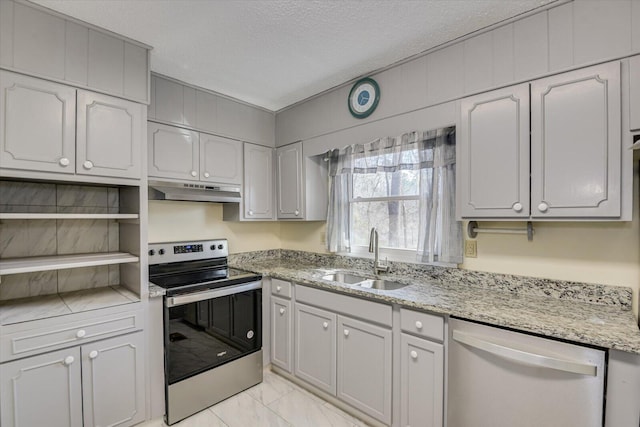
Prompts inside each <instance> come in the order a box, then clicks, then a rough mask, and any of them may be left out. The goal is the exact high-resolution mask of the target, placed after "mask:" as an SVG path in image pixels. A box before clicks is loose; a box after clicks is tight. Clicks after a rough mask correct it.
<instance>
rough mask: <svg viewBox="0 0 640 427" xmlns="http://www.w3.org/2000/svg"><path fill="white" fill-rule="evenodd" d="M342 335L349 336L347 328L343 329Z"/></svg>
mask: <svg viewBox="0 0 640 427" xmlns="http://www.w3.org/2000/svg"><path fill="white" fill-rule="evenodd" d="M344 336H345V337H348V336H349V330H348V329H345V330H344Z"/></svg>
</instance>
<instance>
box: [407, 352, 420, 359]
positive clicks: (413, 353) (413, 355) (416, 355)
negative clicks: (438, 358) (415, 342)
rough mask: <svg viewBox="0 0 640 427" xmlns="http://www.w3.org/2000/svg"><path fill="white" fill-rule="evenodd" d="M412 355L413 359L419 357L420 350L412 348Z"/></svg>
mask: <svg viewBox="0 0 640 427" xmlns="http://www.w3.org/2000/svg"><path fill="white" fill-rule="evenodd" d="M409 354H410V355H411V358H412V359H417V358H418V352H417V351H415V350H411V353H409Z"/></svg>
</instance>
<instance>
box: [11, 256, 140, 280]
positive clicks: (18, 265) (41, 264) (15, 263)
mask: <svg viewBox="0 0 640 427" xmlns="http://www.w3.org/2000/svg"><path fill="white" fill-rule="evenodd" d="M138 261H139V258H138V257H137V256H135V255H131V254H129V253H126V252H104V253H90V254H74V255H57V256H42V257H26V258H7V259H0V276H2V275H9V274H19V273H32V272H35V271H49V270H63V269H66V268H81V267H93V266H98V265H111V264H125V263H131V262H138Z"/></svg>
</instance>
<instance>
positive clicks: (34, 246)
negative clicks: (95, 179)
mask: <svg viewBox="0 0 640 427" xmlns="http://www.w3.org/2000/svg"><path fill="white" fill-rule="evenodd" d="M119 199H120V196H119V189H118V188H112V187H98V186H85V185H69V184H51V183H35V182H20V181H0V212H2V213H14V212H15V213H17V212H20V213H25V212H27V213H96V214H106V213H118V212H119ZM118 249H119V225H118V222H117V221H114V220H104V219H63V220H56V219H29V220H24V219H10V220H0V258H18V257H26V256H47V255H65V254H77V253H88V252H114V251H118ZM119 283H120V268H119V266H117V265H114V266H98V267H86V268H77V269H68V270H58V271H43V272H36V273H25V274H15V275H8V276H3V277H2V282H1V283H0V300H9V299H16V298H25V297H32V296H39V295H49V294H55V293H63V292H70V291H76V290H81V289H88V288H98V287H103V286H108V285H117V284H119Z"/></svg>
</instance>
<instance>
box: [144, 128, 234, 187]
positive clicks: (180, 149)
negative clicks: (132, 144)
mask: <svg viewBox="0 0 640 427" xmlns="http://www.w3.org/2000/svg"><path fill="white" fill-rule="evenodd" d="M147 138H148V143H149V147H148V156H149V163H148V164H149V176H150V177H155V178H169V179H177V180H188V181H201V182H211V183H217V184H234V185H238V186H239V185H241V184H242V142H240V141H234V140H232V139H227V138H221V137H218V136H214V135H208V134H205V133H198V132H194V131H191V130H188V129H183V128H179V127H175V126H167V125H162V124H158V123H152V122H149V123H148V131H147Z"/></svg>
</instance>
